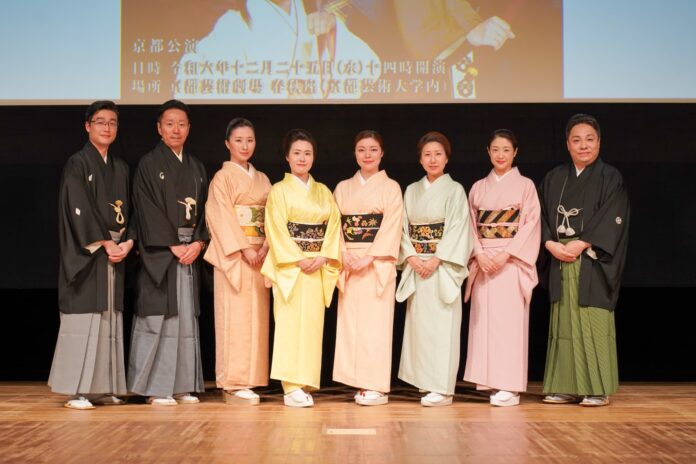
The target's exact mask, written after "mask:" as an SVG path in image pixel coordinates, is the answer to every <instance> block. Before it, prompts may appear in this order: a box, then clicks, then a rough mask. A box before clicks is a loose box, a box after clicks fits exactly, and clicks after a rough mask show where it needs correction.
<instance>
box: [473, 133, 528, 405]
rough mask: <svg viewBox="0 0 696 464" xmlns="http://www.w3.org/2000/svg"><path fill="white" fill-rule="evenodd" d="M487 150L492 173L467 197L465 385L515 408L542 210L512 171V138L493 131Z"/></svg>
mask: <svg viewBox="0 0 696 464" xmlns="http://www.w3.org/2000/svg"><path fill="white" fill-rule="evenodd" d="M486 148H487V151H488V156H489V157H490V161H491V164H492V165H493V169H491V171H490V173H489V174H488V176H487V177H485V178H483V179H481V180H479V181H478V182H476V183H475V184H474V186H473V187H471V191H470V192H469V207H470V209H471V221H472V227H473V231H474V252H473V259H472V260H471V261H470V263H469V272H470V274H469V279H468V280H467V282H466V294H465V296H464V299H465V301H466V300H468V299H469V297H471V314H470V320H469V339H468V349H467V359H466V370H465V372H464V380H466V381H468V382H472V383H475V384H476V388H477V389H479V390H493V391H492V392H491V395H490V403H491V404H492V405H495V406H516V405H518V404H519V402H520V396H519V393H520V392H524V391H525V390H526V389H527V346H528V336H529V302H530V300H531V298H532V290H533V289H534V287H535V286H536V284H537V282H538V279H537V270H536V259H537V256H538V255H539V240H540V223H539V219H540V206H539V198H538V197H537V192H536V187H535V185H534V182H532V181H531V180H530V179H528V178H526V177H523V176H522V175H521V174H520V172H519V170H518V169H517V168H516V167H513V166H512V165H513V161H514V159H515V157H516V156H517V137H515V134H513V133H512V132H511V131H509V130H507V129H499V130H496V131H495V132H493V135H492V136H491V138H490V139H489V143H488V147H486Z"/></svg>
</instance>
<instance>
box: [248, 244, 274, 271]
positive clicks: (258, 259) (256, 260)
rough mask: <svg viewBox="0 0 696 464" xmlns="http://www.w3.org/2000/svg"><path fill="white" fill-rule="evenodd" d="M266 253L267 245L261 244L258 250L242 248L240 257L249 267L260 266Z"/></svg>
mask: <svg viewBox="0 0 696 464" xmlns="http://www.w3.org/2000/svg"><path fill="white" fill-rule="evenodd" d="M267 254H268V245H264V246H262V247H261V248H259V249H258V251H257V250H254V249H253V248H243V249H242V258H243V259H244V261H246V262H247V263H248V264H249V266H251V267H260V266H261V265H262V264H263V260H264V259H266V255H267Z"/></svg>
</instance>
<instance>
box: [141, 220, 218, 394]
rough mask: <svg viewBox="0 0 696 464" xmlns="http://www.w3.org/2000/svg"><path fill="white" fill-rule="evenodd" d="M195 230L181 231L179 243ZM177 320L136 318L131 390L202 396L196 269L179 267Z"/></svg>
mask: <svg viewBox="0 0 696 464" xmlns="http://www.w3.org/2000/svg"><path fill="white" fill-rule="evenodd" d="M192 234H193V229H190V228H179V240H181V241H182V242H183V243H188V242H190V241H191V237H192ZM176 277H177V301H178V306H177V309H178V314H177V315H176V316H169V317H165V316H163V315H159V316H145V317H140V316H135V318H134V320H133V336H132V342H131V350H130V360H129V363H128V390H130V391H132V392H133V393H137V394H139V395H143V396H157V397H165V396H170V395H176V394H179V393H191V392H203V391H205V390H204V386H203V368H202V366H201V349H200V340H199V335H198V332H199V331H198V317H197V316H196V313H195V306H194V298H195V295H194V291H193V289H194V286H193V269H192V267H191V265H182V264H177V268H176Z"/></svg>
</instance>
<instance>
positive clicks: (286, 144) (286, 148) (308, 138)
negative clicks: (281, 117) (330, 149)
mask: <svg viewBox="0 0 696 464" xmlns="http://www.w3.org/2000/svg"><path fill="white" fill-rule="evenodd" d="M298 140H304V141H305V142H309V143H310V144H312V150H313V152H314V159H316V158H317V142H316V140H314V137H312V134H310V133H309V131H306V130H304V129H290V130H289V131H288V133H287V134H285V137H283V156H284V157H286V156H288V154H289V153H290V148H291V147H292V144H293V143H295V142H297V141H298Z"/></svg>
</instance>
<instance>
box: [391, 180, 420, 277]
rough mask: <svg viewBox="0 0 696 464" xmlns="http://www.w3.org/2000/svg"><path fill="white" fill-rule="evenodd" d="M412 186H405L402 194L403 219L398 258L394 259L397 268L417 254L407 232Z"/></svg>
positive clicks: (403, 266)
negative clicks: (404, 191)
mask: <svg viewBox="0 0 696 464" xmlns="http://www.w3.org/2000/svg"><path fill="white" fill-rule="evenodd" d="M411 188H412V187H411V186H408V187H407V188H406V194H405V195H404V212H403V221H402V226H401V243H400V244H399V258H398V259H397V260H396V265H397V268H399V269H406V266H405V265H404V263H405V262H406V260H407V259H408V258H410V257H411V256H417V255H418V252H416V249H415V248H414V247H413V243H411V236H410V235H409V233H408V224H409V222H408V208H409V200H408V198H409V191H410V189H411Z"/></svg>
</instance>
